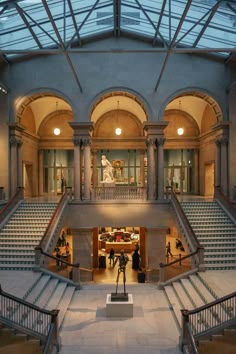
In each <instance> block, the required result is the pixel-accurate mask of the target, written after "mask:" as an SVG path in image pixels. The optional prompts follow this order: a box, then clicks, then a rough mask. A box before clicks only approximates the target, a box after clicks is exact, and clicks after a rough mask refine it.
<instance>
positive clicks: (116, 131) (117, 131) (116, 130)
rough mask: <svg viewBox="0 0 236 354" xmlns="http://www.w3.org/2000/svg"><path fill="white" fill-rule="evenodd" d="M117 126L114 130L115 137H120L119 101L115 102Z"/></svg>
mask: <svg viewBox="0 0 236 354" xmlns="http://www.w3.org/2000/svg"><path fill="white" fill-rule="evenodd" d="M116 112H117V119H116V120H117V125H118V127H117V128H116V129H115V133H116V135H121V134H122V129H121V128H120V127H119V101H117V111H116Z"/></svg>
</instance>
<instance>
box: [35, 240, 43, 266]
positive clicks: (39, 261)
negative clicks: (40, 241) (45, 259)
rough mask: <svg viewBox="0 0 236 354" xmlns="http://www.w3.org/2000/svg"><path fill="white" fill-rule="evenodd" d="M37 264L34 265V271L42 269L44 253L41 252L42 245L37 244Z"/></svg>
mask: <svg viewBox="0 0 236 354" xmlns="http://www.w3.org/2000/svg"><path fill="white" fill-rule="evenodd" d="M34 250H35V265H34V271H35V272H37V271H40V267H41V258H42V254H41V250H42V249H41V247H39V246H36V247H35V249H34Z"/></svg>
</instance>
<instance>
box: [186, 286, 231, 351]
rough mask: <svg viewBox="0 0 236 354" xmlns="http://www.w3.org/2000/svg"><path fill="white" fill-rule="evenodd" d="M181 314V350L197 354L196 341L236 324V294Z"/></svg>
mask: <svg viewBox="0 0 236 354" xmlns="http://www.w3.org/2000/svg"><path fill="white" fill-rule="evenodd" d="M181 313H182V334H181V342H180V344H181V349H182V350H183V351H184V352H188V353H194V354H195V353H197V351H196V339H198V338H199V337H203V336H204V335H210V334H213V333H216V332H217V331H219V330H221V329H223V328H227V327H229V326H231V325H235V324H236V292H233V293H232V294H229V295H226V296H224V297H222V298H220V299H217V300H215V301H213V302H211V303H209V304H207V305H204V306H201V307H199V308H197V309H194V310H190V311H189V310H186V309H184V310H181ZM193 339H194V340H193ZM184 348H185V349H184Z"/></svg>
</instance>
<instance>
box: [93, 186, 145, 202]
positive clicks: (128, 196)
mask: <svg viewBox="0 0 236 354" xmlns="http://www.w3.org/2000/svg"><path fill="white" fill-rule="evenodd" d="M92 199H93V200H96V201H98V200H146V199H147V193H146V188H145V187H137V186H115V187H107V186H106V187H95V188H93V190H92Z"/></svg>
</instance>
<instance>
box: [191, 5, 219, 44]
mask: <svg viewBox="0 0 236 354" xmlns="http://www.w3.org/2000/svg"><path fill="white" fill-rule="evenodd" d="M219 6H220V3H217V4H215V5H214V6H213V7H212V9H211V13H210V15H209V17H208V19H207V20H206V22H205V25H204V26H203V27H202V29H201V31H200V32H199V35H198V36H197V38H196V40H195V42H194V43H193V47H196V46H197V44H198V42H199V41H200V39H201V38H202V36H203V34H204V32H205V31H206V29H207V26H208V25H209V23H210V22H211V20H212V18H213V17H214V15H215V13H216V11H217V10H218V8H219Z"/></svg>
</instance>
